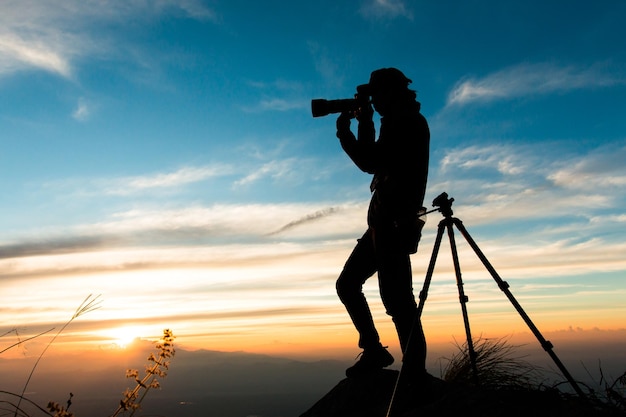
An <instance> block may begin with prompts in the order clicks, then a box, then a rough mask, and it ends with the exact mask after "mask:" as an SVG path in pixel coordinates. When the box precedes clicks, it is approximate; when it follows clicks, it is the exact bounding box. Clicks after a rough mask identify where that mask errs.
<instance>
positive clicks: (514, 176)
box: [429, 141, 626, 238]
mask: <svg viewBox="0 0 626 417" xmlns="http://www.w3.org/2000/svg"><path fill="white" fill-rule="evenodd" d="M556 148H557V147H555V149H556ZM541 149H542V150H543V152H539V151H538V148H536V146H535V145H519V144H499V145H490V146H485V147H476V146H469V147H464V148H463V147H460V148H454V149H450V150H448V151H447V152H446V154H445V155H444V156H443V157H442V158H441V161H440V170H439V171H434V172H433V175H432V180H431V182H430V184H429V189H430V190H433V191H435V190H436V191H448V192H449V193H450V194H451V195H452V196H453V197H455V198H456V201H457V203H456V204H463V213H464V216H468V218H470V219H471V221H472V222H473V223H479V224H496V223H498V222H507V221H511V220H512V219H520V220H525V221H532V219H554V220H555V221H557V219H562V218H564V217H568V216H569V217H570V222H571V223H570V224H571V228H568V229H561V230H560V231H559V230H558V228H546V229H544V231H546V232H547V233H552V238H554V237H555V236H563V235H565V234H567V233H568V232H569V233H574V232H575V231H576V230H578V232H579V233H583V234H585V233H591V230H592V229H594V228H595V229H596V230H598V229H597V228H598V225H597V224H596V225H592V218H593V217H595V216H596V215H599V213H600V212H603V213H604V216H607V215H610V213H615V212H617V213H621V207H622V206H623V204H624V203H626V200H625V199H624V197H623V196H624V195H625V193H626V171H625V168H624V167H623V163H622V162H621V161H623V159H624V157H626V155H625V152H626V151H625V149H626V147H625V145H624V143H623V141H618V142H616V143H613V144H611V145H607V146H605V147H601V148H598V149H595V150H592V151H590V152H589V153H588V154H586V155H583V156H580V155H576V156H568V155H563V154H559V155H552V154H551V152H550V150H551V149H552V147H551V145H550V144H548V143H544V144H542V146H541ZM494 174H495V175H494ZM487 178H488V180H486V179H487ZM594 213H598V214H594ZM604 216H603V218H605V217H604ZM613 218H614V219H615V216H613ZM572 219H578V220H577V221H576V220H572ZM558 223H559V224H560V226H563V225H564V224H565V223H563V221H562V220H558ZM614 225H615V223H614V221H611V222H608V221H607V222H606V224H605V226H604V227H606V229H604V230H605V231H609V230H610V228H611V227H614ZM583 229H584V231H583Z"/></svg>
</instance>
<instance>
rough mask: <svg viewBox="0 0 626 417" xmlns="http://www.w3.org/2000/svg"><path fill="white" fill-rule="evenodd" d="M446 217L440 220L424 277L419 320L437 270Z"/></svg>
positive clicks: (418, 310)
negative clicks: (436, 264) (436, 265)
mask: <svg viewBox="0 0 626 417" xmlns="http://www.w3.org/2000/svg"><path fill="white" fill-rule="evenodd" d="M444 222H445V219H444V220H442V221H441V222H439V227H438V229H437V237H436V238H435V246H434V247H433V253H432V255H431V256H430V263H429V264H428V271H426V278H424V286H423V287H422V290H421V291H420V294H419V300H420V302H419V305H418V306H417V317H416V318H415V320H419V319H420V317H421V316H422V311H423V310H424V303H426V299H427V298H428V288H429V287H430V281H431V280H432V277H433V272H434V270H435V263H436V262H437V255H438V254H439V247H440V246H441V239H442V237H443V231H444V228H445V224H444Z"/></svg>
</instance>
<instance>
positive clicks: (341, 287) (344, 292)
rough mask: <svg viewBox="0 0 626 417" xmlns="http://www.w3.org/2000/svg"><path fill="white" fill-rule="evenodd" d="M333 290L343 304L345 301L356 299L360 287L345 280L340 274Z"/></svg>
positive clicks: (359, 293) (359, 292)
mask: <svg viewBox="0 0 626 417" xmlns="http://www.w3.org/2000/svg"><path fill="white" fill-rule="evenodd" d="M335 289H336V290H337V295H338V296H339V299H340V300H341V301H342V302H343V303H344V304H345V302H346V300H351V299H354V298H357V297H359V296H360V295H361V286H360V285H355V284H354V281H352V280H349V279H346V277H345V275H344V274H343V273H342V274H341V275H340V276H339V278H338V279H337V282H336V283H335Z"/></svg>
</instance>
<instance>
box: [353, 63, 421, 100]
mask: <svg viewBox="0 0 626 417" xmlns="http://www.w3.org/2000/svg"><path fill="white" fill-rule="evenodd" d="M411 82H412V81H411V80H410V79H408V78H407V77H406V76H405V75H404V74H403V73H402V71H400V70H399V69H397V68H381V69H378V70H376V71H373V72H372V74H371V75H370V82H369V83H367V84H364V85H362V86H359V91H363V92H365V93H367V94H369V95H372V94H375V93H377V92H379V91H386V90H387V91H389V90H390V91H399V90H404V89H406V88H407V87H408V85H409V84H410V83H411Z"/></svg>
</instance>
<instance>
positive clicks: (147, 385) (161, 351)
mask: <svg viewBox="0 0 626 417" xmlns="http://www.w3.org/2000/svg"><path fill="white" fill-rule="evenodd" d="M100 302H101V300H100V299H99V296H96V297H93V296H92V295H89V296H88V297H87V298H86V299H85V300H84V301H83V302H82V303H81V304H80V306H79V307H78V308H77V309H76V311H75V312H74V314H73V315H72V317H71V318H70V319H69V320H68V321H67V322H66V323H65V324H64V325H63V327H61V329H60V330H59V331H58V332H57V333H56V335H55V336H54V337H53V338H52V339H51V340H50V342H49V343H48V344H47V345H46V347H45V348H44V349H43V351H42V352H41V354H40V355H39V357H38V358H37V361H36V362H35V364H34V365H33V367H32V369H31V371H30V374H29V375H28V378H27V379H26V382H25V384H24V387H23V389H22V392H21V393H19V394H17V393H14V392H8V391H3V390H0V394H2V397H0V416H9V415H13V417H33V412H34V413H41V414H43V415H46V416H50V417H74V413H72V412H71V411H70V407H71V405H72V397H73V396H74V395H73V394H72V393H70V394H69V398H68V400H67V401H66V403H65V404H64V405H62V404H59V403H57V402H54V401H50V402H49V403H48V404H47V406H46V407H45V408H44V407H42V406H41V405H39V404H36V403H35V402H33V401H32V400H30V399H28V398H27V397H26V396H25V393H26V389H27V388H28V385H29V383H30V381H31V379H32V377H33V375H34V373H35V370H36V369H37V366H38V364H39V362H40V361H41V359H42V358H43V356H44V354H45V353H46V351H47V350H48V348H49V347H50V346H51V345H52V344H53V343H54V341H55V340H56V338H57V337H58V336H59V335H60V334H61V333H62V332H63V331H64V330H65V329H66V328H67V327H68V326H69V325H70V324H71V323H72V322H73V321H74V320H75V319H77V318H79V317H80V316H82V315H84V314H87V313H89V312H91V311H94V310H96V309H98V308H100ZM52 330H54V329H49V330H47V331H45V332H42V333H40V334H38V335H36V336H33V337H30V338H27V339H24V340H18V342H17V343H14V344H12V345H10V346H8V347H7V348H5V349H3V350H1V351H0V354H2V353H4V352H6V351H7V350H9V349H11V348H15V347H18V346H22V345H24V343H25V342H27V341H28V340H31V339H34V338H37V337H40V336H42V335H44V334H46V333H49V332H51V331H52ZM11 333H16V334H17V330H15V329H14V330H11V331H8V332H5V333H4V334H2V335H0V337H2V336H6V335H8V334H11ZM174 339H175V336H174V334H173V333H172V331H171V330H169V329H165V330H163V336H162V337H161V340H160V341H159V342H158V343H157V344H156V346H155V349H156V354H154V353H150V355H149V356H148V362H149V364H148V366H146V371H145V374H144V375H143V376H142V377H141V378H140V376H139V371H138V370H136V369H129V370H127V371H126V377H127V378H133V379H134V381H135V386H134V387H133V388H132V389H131V388H128V389H126V391H125V392H124V393H123V397H122V399H121V400H120V402H119V405H118V408H117V410H116V411H115V412H114V413H113V414H112V415H111V417H117V416H119V415H120V414H121V413H124V414H125V413H126V412H130V416H131V417H132V416H133V415H134V414H135V412H136V411H137V410H139V409H140V408H141V403H142V401H143V400H144V398H145V397H146V394H147V393H148V391H149V390H150V389H152V388H158V387H159V386H160V385H159V378H165V376H166V375H167V369H169V364H170V362H169V361H170V359H171V358H172V357H173V356H174V354H175V353H176V351H175V350H174ZM23 404H24V405H28V409H29V410H33V411H27V410H26V407H24V406H23Z"/></svg>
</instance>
